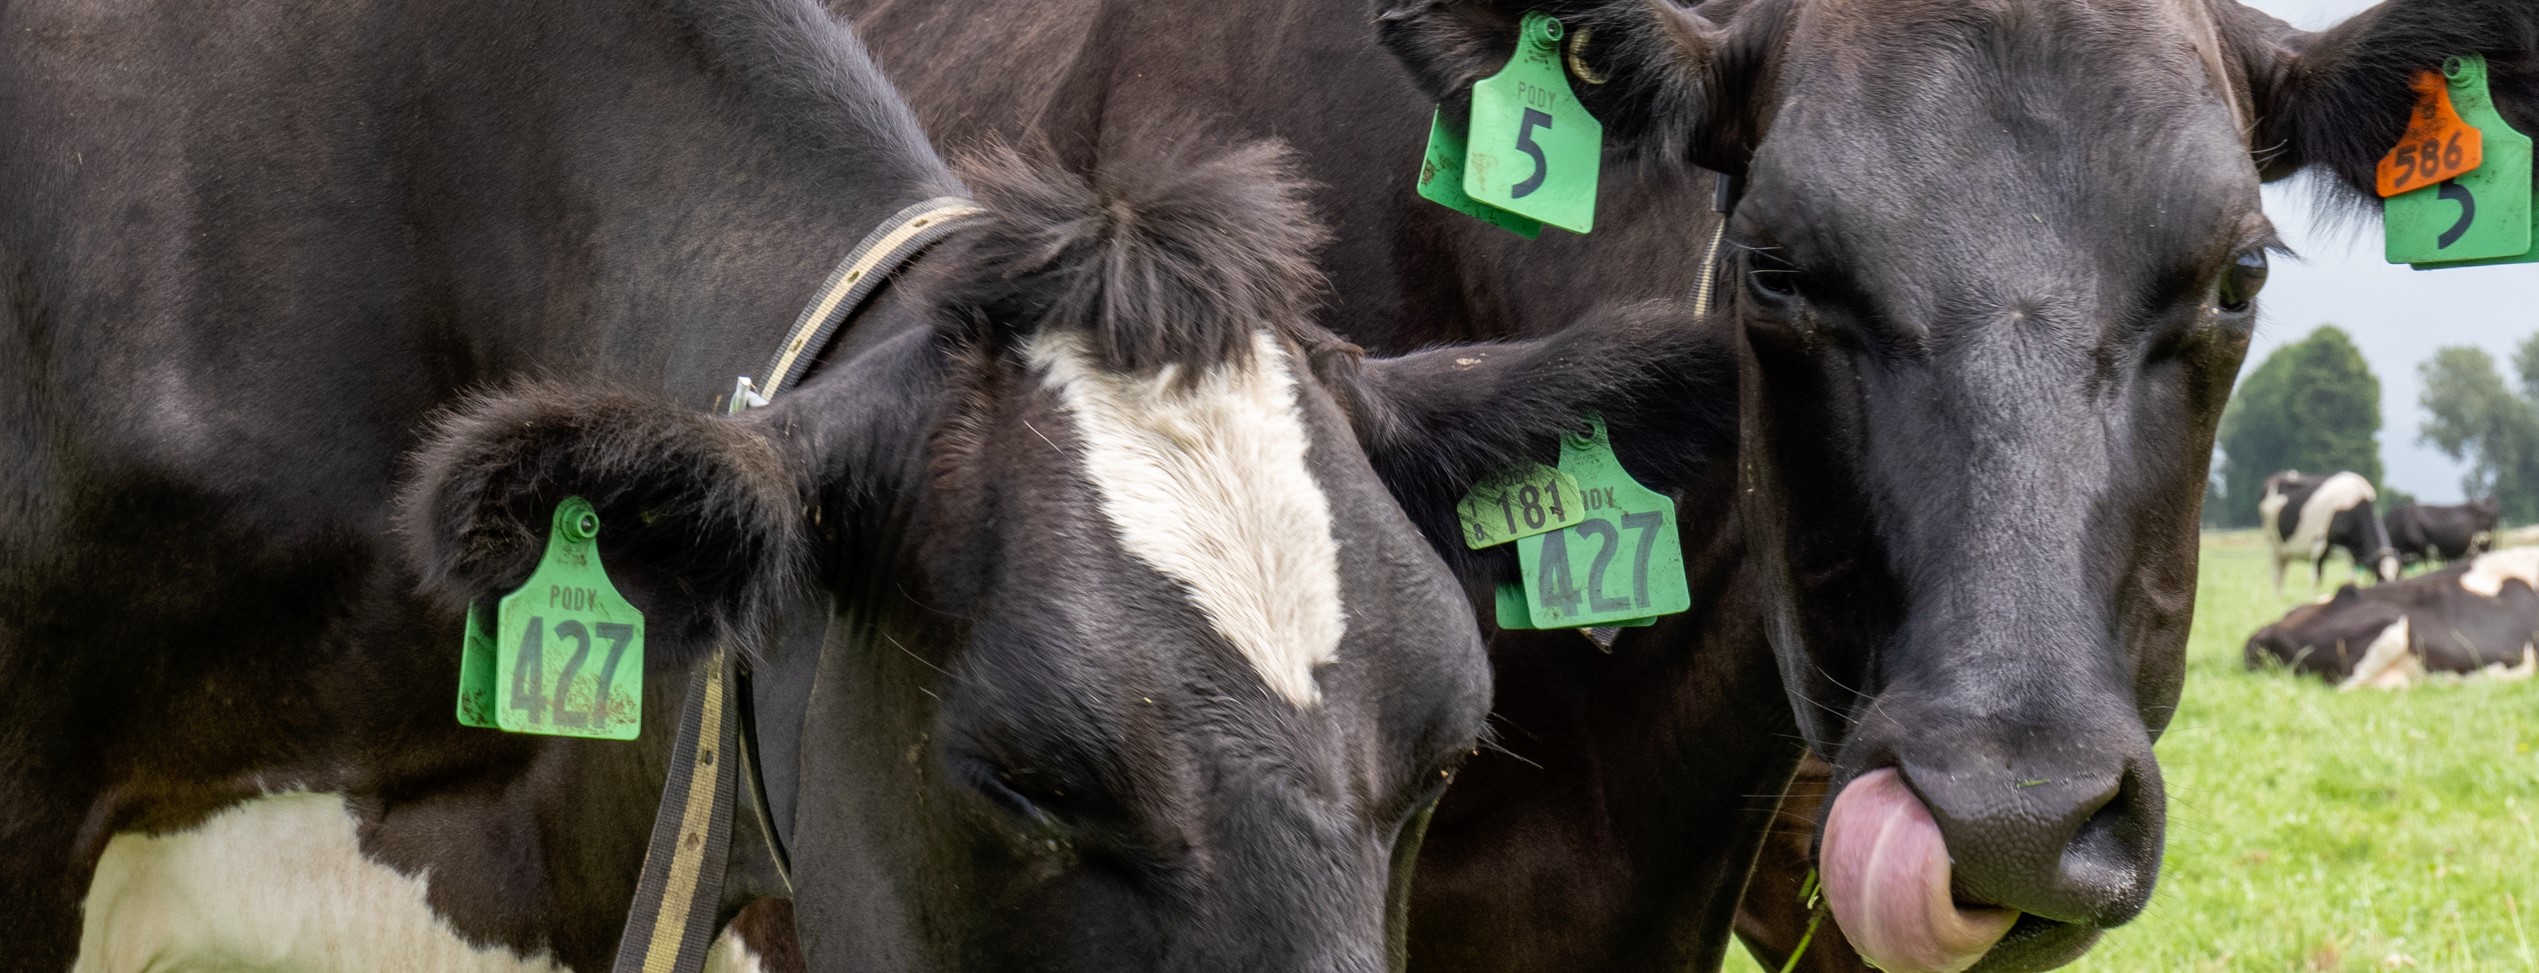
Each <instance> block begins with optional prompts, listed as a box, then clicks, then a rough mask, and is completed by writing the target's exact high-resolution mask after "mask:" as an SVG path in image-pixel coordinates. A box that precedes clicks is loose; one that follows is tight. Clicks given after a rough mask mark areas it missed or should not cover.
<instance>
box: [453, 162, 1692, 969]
mask: <svg viewBox="0 0 2539 973" xmlns="http://www.w3.org/2000/svg"><path fill="white" fill-rule="evenodd" d="M969 178H970V181H971V182H972V184H973V190H974V195H975V196H976V198H977V199H978V200H979V201H980V202H981V204H982V205H983V206H984V207H985V208H986V209H987V215H986V216H985V217H983V218H982V219H980V220H979V221H978V222H977V223H976V224H974V225H972V226H970V227H967V228H964V229H963V230H960V231H958V232H957V233H956V235H954V236H953V237H951V238H949V239H948V240H947V241H946V242H945V243H943V244H941V245H939V248H938V249H937V250H936V251H935V252H934V253H932V254H930V255H928V256H927V257H925V258H924V259H923V260H922V261H921V262H920V263H919V265H918V266H917V268H916V269H915V270H914V271H912V273H911V274H910V276H908V277H907V278H905V279H903V280H901V281H899V282H897V283H895V284H894V285H893V286H892V293H891V294H890V295H889V297H888V298H887V299H886V301H885V303H884V304H882V305H880V306H877V307H876V308H874V309H873V310H871V311H869V312H868V313H867V314H865V315H864V316H863V318H862V319H861V320H859V321H858V322H857V323H856V324H855V326H854V329H853V330H852V331H851V332H850V334H849V336H848V338H847V339H846V344H845V346H844V347H846V348H848V349H850V350H848V351H842V352H840V353H839V354H838V355H836V356H835V357H834V358H833V359H832V360H829V361H827V362H826V363H824V364H823V366H822V367H821V368H820V369H818V370H817V371H815V372H814V373H813V374H812V376H811V377H810V378H809V379H808V380H807V381H806V383H805V384H804V385H803V386H802V387H801V388H800V389H799V390H797V391H793V392H790V393H786V394H783V395H780V396H779V397H778V398H777V400H776V401H775V402H774V403H773V404H772V405H770V406H768V407H766V408H762V409H759V410H755V411H752V412H748V413H744V414H742V415H739V416H734V417H716V416H709V415H704V414H700V413H697V412H694V411H691V410H688V409H683V408H680V407H677V406H673V405H668V404H662V403H658V402H653V401H649V400H645V399H641V398H635V397H631V396H628V395H626V394H623V393H607V392H593V391H590V390H586V389H575V388H567V387H563V386H557V385H551V384H549V385H529V386H523V387H519V388H516V389H514V390H512V391H509V392H504V393H500V394H495V395H490V396H486V397H483V398H481V399H478V400H476V401H474V402H472V403H470V404H468V405H466V406H465V407H463V408H462V409H460V410H458V412H457V413H456V414H455V415H454V416H453V417H451V418H450V419H449V420H447V421H446V422H445V423H444V425H443V427H442V428H441V430H440V432H439V434H438V436H437V437H436V439H435V440H434V442H433V443H432V444H431V445H430V446H429V447H428V448H427V449H426V450H425V451H424V453H423V455H422V458H421V461H420V463H419V467H420V472H419V474H418V476H417V477H416V479H415V482H414V483H413V485H412V486H411V487H410V489H409V492H408V505H409V511H408V520H407V527H408V530H409V532H410V534H411V535H412V536H413V537H414V538H415V541H416V547H417V549H418V560H419V562H420V563H421V564H422V565H423V567H424V569H425V573H426V575H427V583H428V584H429V585H430V586H431V587H433V588H435V589H436V590H439V591H442V592H444V593H446V594H449V595H453V596H458V597H481V596H482V595H484V594H486V593H488V592H494V591H500V590H503V589H505V588H506V586H508V585H514V584H517V583H518V581H519V579H520V578H521V577H522V576H523V575H525V574H526V572H527V570H528V568H529V565H530V562H531V561H532V560H534V558H535V556H536V555H535V550H536V547H537V539H538V537H539V536H540V534H541V530H542V527H543V524H544V523H545V518H546V517H547V513H546V511H547V510H548V509H551V508H552V505H553V504H554V503H555V502H556V501H557V500H558V499H559V498H561V497H563V496H565V495H568V494H579V495H582V496H585V497H587V498H589V499H590V500H591V501H592V502H593V503H594V504H595V505H596V506H597V507H598V509H599V511H600V515H601V518H602V520H603V522H604V525H605V527H604V530H603V532H602V534H601V540H600V543H601V547H602V551H603V558H604V560H605V561H606V563H607V565H608V566H609V569H610V572H611V574H612V575H613V576H615V577H616V578H617V579H618V581H619V583H620V585H621V587H623V588H625V589H626V590H627V593H628V596H629V597H630V598H631V599H632V600H634V601H635V602H636V604H637V605H638V607H640V608H642V609H644V610H645V611H646V612H647V613H648V614H649V615H650V616H651V617H652V618H653V619H655V620H656V631H660V632H664V633H668V637H667V638H665V639H663V640H662V641H663V644H664V645H665V646H666V647H667V648H666V650H658V651H657V652H656V654H657V655H662V656H666V657H667V658H666V660H665V662H666V665H668V666H673V667H675V666H678V665H682V664H684V663H685V662H686V661H687V660H692V659H694V658H695V657H696V653H697V650H698V649H699V648H700V647H702V646H703V645H704V640H705V639H707V638H709V637H713V636H715V635H716V634H717V633H726V634H729V635H731V636H734V637H738V638H741V639H743V640H744V641H745V642H746V644H749V645H751V646H753V647H754V648H753V651H754V652H755V653H757V658H758V661H759V662H760V663H761V665H760V667H759V668H760V671H761V672H763V673H772V674H777V675H778V676H782V675H784V674H788V673H800V674H802V675H800V676H798V677H795V678H791V679H783V678H778V679H775V680H773V681H774V682H775V683H776V684H774V685H762V686H761V688H760V690H759V692H760V693H761V694H763V695H771V696H778V697H789V698H791V699H793V700H796V702H794V703H791V704H780V705H773V706H766V707H762V713H763V714H764V713H786V712H790V713H796V714H798V715H797V716H793V717H790V718H787V717H781V716H779V717H777V718H776V722H778V723H790V724H792V726H793V727H796V728H798V733H799V738H800V739H799V746H798V748H796V749H797V750H798V760H796V761H794V763H796V764H798V767H795V768H789V769H795V770H798V781H797V782H796V786H795V787H794V788H793V789H792V793H791V794H790V795H789V796H788V797H786V798H780V799H778V800H776V801H774V802H772V803H774V804H776V810H777V812H778V826H779V830H781V831H784V832H786V833H787V835H788V836H789V838H790V844H791V846H792V855H793V866H794V879H795V888H794V899H795V907H796V912H797V914H798V916H799V923H800V927H801V933H802V937H803V942H804V945H805V947H806V949H807V951H808V954H809V956H810V958H811V960H812V961H813V963H814V964H815V965H817V966H821V967H823V968H830V967H834V968H848V969H907V970H951V969H962V970H990V971H992V970H1000V969H1032V970H1095V969H1099V970H1229V971H1230V970H1295V971H1371V970H1376V969H1380V968H1382V966H1383V964H1384V963H1385V961H1386V948H1385V944H1386V942H1387V935H1386V920H1387V915H1388V911H1387V904H1388V888H1389V889H1391V893H1392V894H1393V895H1394V897H1395V900H1397V899H1398V892H1399V883H1397V882H1393V881H1391V879H1393V878H1394V877H1396V869H1399V868H1402V867H1404V866H1405V865H1406V862H1407V855H1405V854H1402V853H1401V851H1400V849H1401V848H1403V847H1406V846H1408V845H1409V844H1412V842H1405V841H1404V838H1403V835H1404V831H1405V828H1406V823H1407V822H1410V821H1413V820H1414V819H1415V817H1416V816H1417V812H1420V811H1421V810H1423V809H1424V808H1425V807H1427V806H1428V805H1429V804H1430V803H1431V802H1432V801H1433V800H1434V799H1435V797H1436V796H1437V795H1438V794H1439V792H1440V791H1441V790H1442V788H1443V787H1444V785H1445V783H1446V781H1447V779H1448V777H1449V776H1450V774H1451V772H1452V770H1453V768H1454V767H1455V765H1456V764H1457V762H1458V761H1460V760H1461V759H1462V757H1463V756H1464V755H1465V754H1467V753H1469V752H1470V750H1471V747H1472V745H1473V742H1474V740H1475V738H1476V736H1477V735H1478V734H1479V732H1480V731H1481V719H1482V716H1483V713H1484V710H1485V708H1486V706H1487V703H1488V699H1489V687H1488V675H1487V674H1488V668H1487V663H1486V660H1485V659H1484V657H1483V654H1482V651H1481V644H1480V639H1479V635H1478V628H1477V626H1476V624H1475V621H1474V617H1473V610H1472V608H1471V604H1470V602H1469V600H1468V599H1467V597H1466V593H1465V586H1466V578H1465V577H1464V576H1463V575H1461V574H1459V573H1458V572H1456V571H1454V570H1451V569H1449V567H1448V565H1447V561H1448V557H1441V552H1440V551H1439V550H1438V549H1437V546H1436V545H1432V543H1431V541H1430V540H1429V539H1428V538H1427V537H1426V536H1424V535H1423V532H1422V530H1421V528H1420V526H1419V525H1415V524H1414V523H1413V522H1412V518H1410V517H1406V516H1405V514H1404V509H1403V506H1402V505H1401V504H1402V503H1403V502H1408V503H1409V504H1412V505H1413V506H1415V507H1416V508H1417V509H1418V510H1419V512H1420V516H1421V517H1422V518H1430V519H1431V524H1432V526H1437V525H1440V524H1442V522H1443V521H1442V519H1441V518H1442V515H1443V512H1444V511H1445V510H1447V509H1449V508H1451V506H1452V504H1453V501H1454V499H1455V498H1456V496H1457V495H1459V494H1460V493H1461V491H1462V490H1463V489H1464V488H1465V487H1467V486H1468V485H1469V484H1470V483H1471V482H1472V481H1473V480H1474V479H1476V478H1477V477H1479V476H1481V475H1484V474H1487V473H1490V472H1493V471H1495V470H1496V469H1498V468H1500V467H1503V466H1505V465H1506V464H1508V463H1510V462H1513V461H1515V460H1517V459H1520V458H1528V457H1530V458H1541V459H1548V458H1549V457H1551V456H1552V455H1554V453H1555V451H1556V449H1557V442H1558V437H1559V435H1560V434H1561V433H1562V432H1564V431H1569V430H1573V429H1575V428H1576V426H1577V422H1578V416H1579V414H1580V412H1581V411H1582V410H1586V409H1598V410H1602V411H1604V412H1606V413H1608V414H1609V415H1610V416H1611V418H1612V422H1613V424H1614V429H1615V437H1616V439H1617V441H1618V442H1620V443H1623V444H1625V445H1629V444H1633V443H1640V444H1648V449H1647V450H1645V451H1641V452H1637V453H1626V455H1625V459H1626V461H1631V462H1635V463H1637V464H1639V468H1640V469H1642V470H1643V471H1644V472H1647V473H1649V475H1650V476H1651V477H1652V478H1655V479H1658V480H1661V481H1663V480H1665V479H1667V478H1668V477H1667V476H1666V471H1667V470H1670V469H1681V468H1683V467H1682V465H1681V464H1683V463H1685V462H1690V461H1697V460H1698V459H1699V456H1700V454H1701V453H1702V452H1703V451H1704V445H1703V444H1705V443H1706V444H1707V445H1709V446H1716V447H1720V448H1722V449H1724V448H1725V444H1726V443H1728V442H1730V441H1731V440H1732V437H1733V435H1734V429H1733V424H1732V423H1731V422H1730V421H1729V420H1727V419H1726V418H1725V416H1726V415H1727V413H1726V411H1725V410H1724V409H1720V410H1717V411H1716V412H1715V413H1713V414H1704V413H1700V412H1688V411H1683V410H1681V409H1667V408H1658V409H1651V410H1636V409H1634V408H1633V406H1634V405H1635V403H1641V402H1651V403H1660V404H1665V403H1680V402H1691V403H1706V404H1710V405H1717V404H1718V402H1719V399H1721V398H1722V397H1723V396H1724V390H1725V387H1726V384H1727V382H1728V381H1730V380H1731V378H1730V376H1732V375H1733V372H1732V371H1731V364H1730V363H1731V362H1732V360H1733V359H1732V358H1730V357H1729V355H1728V354H1727V349H1726V346H1725V345H1724V343H1719V342H1712V343H1711V344H1712V346H1711V347H1707V348H1706V347H1703V346H1702V344H1701V339H1698V338H1697V337H1694V336H1693V334H1694V329H1689V328H1685V327H1682V326H1681V323H1680V322H1669V321H1667V320H1665V315H1664V314H1663V313H1661V312H1656V311H1627V312H1622V313H1617V314H1611V315H1602V316H1599V317H1597V318H1595V319H1594V320H1591V321H1587V322H1584V323H1582V324H1581V325H1580V326H1578V327H1576V328H1573V329H1570V330H1569V331H1567V332H1564V333H1562V334H1559V335H1553V336H1549V337H1546V338H1543V339H1540V340H1537V341H1533V342H1525V343H1512V344H1501V345H1490V346H1467V347H1461V348H1446V349H1438V350H1434V351H1431V352H1428V353H1425V354H1421V355H1415V356H1409V357H1405V358H1395V359H1376V360H1366V359H1364V358H1363V356H1362V355H1361V353H1359V352H1358V350H1357V349H1355V348H1354V347H1352V346H1347V345H1345V344H1342V343H1340V342H1338V341H1336V340H1333V339H1332V338H1330V337H1329V336H1328V335H1327V334H1324V333H1322V332H1319V331H1318V330H1317V329H1316V328H1314V327H1313V326H1312V325H1311V324H1310V323H1309V322H1308V320H1307V316H1308V314H1309V313H1310V311H1311V309H1312V307H1313V304H1314V302H1315V300H1316V299H1317V296H1318V287H1319V280H1318V278H1317V277H1316V275H1315V274H1314V272H1313V271H1312V269H1311V268H1312V258H1311V251H1312V249H1313V248H1314V247H1315V246H1316V245H1317V244H1318V243H1319V241H1320V240H1321V238H1322V231H1321V230H1320V229H1319V227H1318V225H1317V224H1315V223H1314V222H1313V221H1312V220H1311V219H1310V218H1308V216H1307V214H1306V213H1305V212H1304V209H1303V206H1302V204H1301V202H1300V200H1301V199H1302V195H1303V187H1302V186H1301V184H1300V183H1299V182H1298V181H1297V180H1296V179H1295V178H1294V177H1293V176H1292V175H1291V174H1290V172H1289V171H1288V169H1287V167H1286V166H1285V164H1284V163H1283V162H1282V161H1281V159H1280V157H1279V155H1278V153H1276V152H1274V151H1271V150H1266V149H1253V150H1247V151H1244V152H1238V153H1234V154H1232V155H1229V156H1225V157H1221V158H1212V159H1207V158H1181V159H1169V160H1160V161H1159V162H1157V163H1156V164H1155V166H1154V167H1152V168H1148V169H1141V170H1138V171H1117V170H1106V171H1102V172H1099V173H1096V174H1093V175H1091V176H1089V177H1085V176H1072V175H1064V174H1057V173H1052V172H1047V171H1043V170H1038V169H1035V168H1033V167H1031V166H1027V165H1025V164H1023V163H1021V162H1020V161H1018V159H1017V157H1015V156H1013V155H1011V154H1004V153H992V154H990V156H989V157H988V158H987V159H986V160H985V161H984V162H982V163H981V164H979V165H978V166H976V167H974V170H973V171H972V172H971V173H970V176H969ZM1700 376H1707V380H1708V381H1710V382H1712V383H1713V384H1714V385H1715V386H1717V387H1716V388H1715V389H1714V390H1713V391H1712V392H1710V393H1709V394H1701V393H1699V392H1697V391H1695V390H1693V389H1690V388H1687V387H1685V386H1684V385H1683V383H1685V382H1687V381H1701V380H1704V379H1702V378H1699V377H1700ZM1704 424H1707V427H1708V430H1709V431H1708V432H1707V434H1705V435H1704V436H1702V437H1700V442H1696V443H1693V444H1691V445H1687V441H1686V440H1685V439H1684V438H1683V437H1682V436H1681V435H1680V430H1681V429H1682V428H1684V427H1687V426H1696V427H1698V426H1703V425H1704ZM1658 425H1664V426H1667V427H1669V431H1668V433H1667V435H1665V436H1662V437H1661V436H1656V435H1651V434H1649V433H1650V430H1651V428H1652V427H1654V426H1658ZM1397 497H1399V498H1401V499H1400V500H1397V499H1396V498H1397ZM1436 536H1438V537H1440V538H1444V539H1446V541H1445V543H1446V544H1447V545H1449V546H1451V547H1454V548H1457V550H1455V551H1454V552H1452V553H1451V554H1450V555H1449V557H1452V558H1453V559H1454V560H1455V561H1457V563H1460V564H1464V565H1466V566H1467V567H1472V568H1476V569H1477V568H1486V567H1489V566H1490V565H1487V564H1484V563H1482V562H1480V561H1478V560H1476V559H1474V558H1472V557H1471V556H1470V555H1469V554H1468V553H1467V552H1462V551H1460V550H1459V548H1460V545H1459V544H1455V543H1454V541H1453V539H1454V538H1455V537H1456V536H1457V535H1456V533H1455V532H1454V531H1453V530H1451V529H1444V528H1442V527H1440V529H1438V530H1437V533H1436ZM1477 577H1478V576H1477V575H1475V579H1476V580H1477ZM821 622H825V623H826V624H825V626H823V625H822V624H820V623H821ZM823 627H825V634H824V635H818V634H814V635H808V636H806V637H802V638H796V639H785V638H773V637H768V636H767V633H770V632H776V631H779V630H786V629H793V630H798V631H803V632H808V633H819V632H821V631H822V629H823ZM803 653H809V654H811V655H810V656H809V657H808V658H807V664H806V657H805V656H804V655H803ZM769 681H770V680H767V679H762V680H761V682H762V684H764V683H767V682H769ZM765 720H766V717H764V716H762V722H763V721H765ZM782 729H783V728H779V729H778V730H777V731H776V732H781V731H782ZM650 732H652V733H664V732H666V728H665V727H663V726H661V725H658V724H656V725H655V726H653V727H652V728H651V730H650ZM762 732H768V731H767V730H766V729H765V728H762ZM779 775H781V770H780V771H779Z"/></svg>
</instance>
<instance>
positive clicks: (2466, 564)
mask: <svg viewBox="0 0 2539 973" xmlns="http://www.w3.org/2000/svg"><path fill="white" fill-rule="evenodd" d="M2378 500H2379V497H2378V493H2377V491H2375V490H2373V489H2372V485H2371V483H2370V482H2369V481H2368V480H2366V479H2364V477H2363V476H2362V475H2361V474H2359V473H2354V472H2351V471H2345V472H2338V473H2334V474H2330V475H2326V476H2304V475H2302V474H2301V473H2300V472H2298V471H2286V472H2282V473H2277V474H2275V475H2273V476H2270V477H2267V478H2266V493H2265V496H2264V498H2263V499H2261V500H2260V501H2259V502H2258V505H2257V515H2258V529H2259V530H2260V531H2261V532H2262V533H2263V534H2264V535H2265V538H2266V544H2267V547H2268V548H2269V550H2270V551H2271V552H2272V554H2273V558H2272V564H2273V566H2274V581H2275V588H2276V590H2278V591H2280V590H2282V588H2283V572H2284V568H2285V567H2286V566H2288V565H2296V564H2301V563H2304V562H2307V563H2308V564H2309V566H2310V583H2311V586H2312V587H2314V588H2315V587H2317V585H2318V583H2319V580H2320V578H2321V577H2322V576H2323V574H2324V572H2325V568H2326V562H2327V558H2328V555H2329V554H2330V553H2331V552H2335V551H2342V552H2344V553H2345V555H2346V556H2347V557H2349V558H2351V559H2353V564H2354V567H2355V569H2356V570H2357V571H2358V572H2362V573H2365V574H2367V575H2369V576H2370V578H2372V579H2373V580H2376V581H2378V582H2379V583H2378V584H2374V585H2370V586H2368V587H2360V586H2356V585H2353V584H2344V585H2339V586H2338V587H2337V589H2336V591H2335V592H2334V593H2333V594H2328V595H2322V596H2320V597H2319V598H2318V600H2317V601H2314V602H2312V603H2310V604H2306V605H2301V606H2299V607H2296V608H2294V609H2293V610H2292V611H2291V612H2290V613H2288V614H2286V615H2284V616H2283V619H2282V620H2281V621H2278V622H2276V623H2274V624H2272V625H2268V626H2266V627H2264V628H2262V629H2259V630H2257V634H2255V635H2251V636H2249V637H2248V649H2247V654H2246V662H2247V664H2248V667H2249V668H2252V669H2255V668H2262V667H2265V666H2269V665H2280V666H2283V667H2287V668H2290V669H2292V670H2293V671H2296V672H2303V673H2310V674H2314V675H2317V676H2320V677H2322V678H2324V679H2327V680H2328V681H2330V682H2333V683H2336V684H2337V685H2338V686H2339V687H2342V688H2347V689H2352V688H2357V687H2364V686H2370V687H2377V688H2382V689H2391V688H2402V687H2405V686H2410V685H2413V684H2415V683H2417V682H2420V681H2423V680H2424V679H2426V678H2428V677H2429V676H2432V675H2434V674H2448V675H2450V676H2454V677H2458V676H2475V677H2483V678H2496V679H2528V678H2530V677H2531V676H2532V675H2534V674H2539V591H2534V589H2539V547H2511V548H2505V549H2503V550H2496V549H2495V542H2496V538H2497V535H2498V530H2499V528H2500V526H2501V520H2502V514H2503V510H2502V505H2501V504H2499V503H2498V502H2497V501H2496V499H2495V498H2494V497H2485V498H2482V499H2478V500H2472V501H2469V502H2467V503H2460V504H2447V505H2443V504H2421V503H2404V504H2397V505H2394V506H2391V507H2390V508H2389V509H2388V511H2387V512H2386V513H2385V514H2384V513H2381V512H2379V511H2378V510H2377V507H2378ZM2413 565H2428V566H2430V565H2446V566H2444V567H2441V568H2440V569H2439V570H2433V571H2427V572H2425V573H2422V574H2417V575H2415V576H2412V577H2401V575H2402V573H2403V572H2404V570H2405V569H2406V568H2407V567H2409V566H2413Z"/></svg>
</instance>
